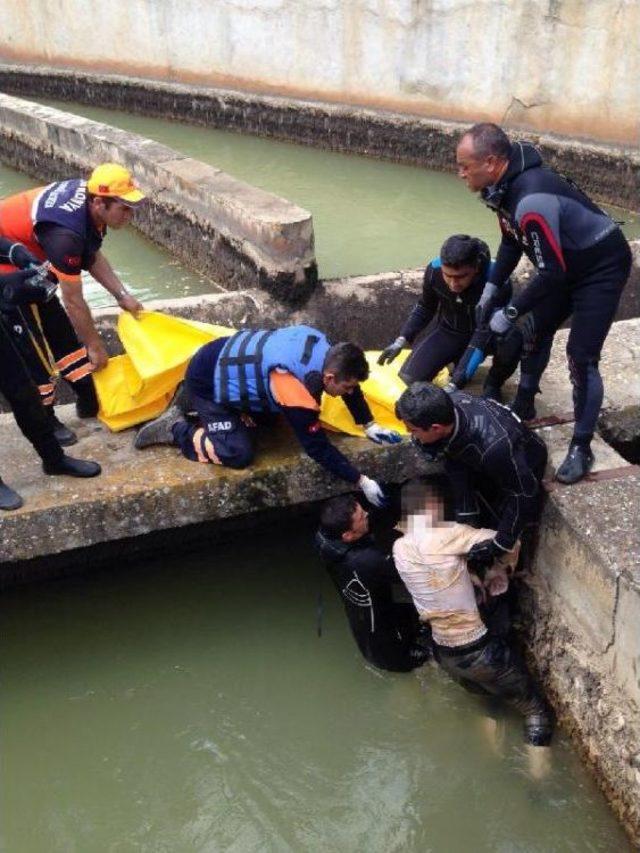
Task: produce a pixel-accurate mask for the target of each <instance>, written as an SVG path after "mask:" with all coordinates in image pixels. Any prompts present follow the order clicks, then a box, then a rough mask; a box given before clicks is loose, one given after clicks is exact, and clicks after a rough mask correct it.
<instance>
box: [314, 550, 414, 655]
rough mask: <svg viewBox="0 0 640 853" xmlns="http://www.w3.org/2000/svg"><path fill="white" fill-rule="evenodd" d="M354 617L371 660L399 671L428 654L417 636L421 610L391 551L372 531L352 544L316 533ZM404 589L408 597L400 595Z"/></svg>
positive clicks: (360, 641)
mask: <svg viewBox="0 0 640 853" xmlns="http://www.w3.org/2000/svg"><path fill="white" fill-rule="evenodd" d="M316 544H317V546H318V550H319V552H320V554H321V556H322V558H323V560H324V561H325V564H326V566H327V571H328V572H329V574H330V576H331V579H332V581H333V583H334V584H335V587H336V589H337V590H338V593H339V595H340V597H341V598H342V601H343V604H344V609H345V612H346V614H347V618H348V620H349V625H350V627H351V631H352V633H353V636H354V639H355V641H356V643H357V644H358V648H359V649H360V651H361V653H362V655H363V657H364V658H366V660H368V661H369V663H372V664H373V665H374V666H377V667H379V668H380V669H387V670H391V671H393V672H409V671H410V670H412V669H415V667H417V666H420V665H421V664H422V663H424V661H425V660H426V659H427V658H428V652H427V651H425V648H424V646H422V645H420V643H418V642H417V637H418V634H419V632H420V623H419V620H418V614H417V612H416V609H415V607H414V606H413V604H411V603H408V601H409V599H410V596H409V594H408V593H407V591H406V587H405V586H404V584H403V582H402V580H401V578H400V576H399V574H398V572H397V571H396V567H395V566H394V563H393V558H392V557H391V555H390V554H389V555H386V554H384V553H383V552H382V551H381V550H380V549H379V548H378V547H376V545H375V544H374V542H373V539H372V538H371V537H370V536H365V537H363V538H362V539H359V540H358V541H357V542H354V543H352V544H347V543H345V542H343V541H342V540H339V539H333V538H328V537H326V536H324V535H323V534H322V533H318V534H317V537H316ZM399 591H402V592H403V593H404V595H405V596H406V598H407V603H404V602H400V601H398V600H397V594H398V592H399Z"/></svg>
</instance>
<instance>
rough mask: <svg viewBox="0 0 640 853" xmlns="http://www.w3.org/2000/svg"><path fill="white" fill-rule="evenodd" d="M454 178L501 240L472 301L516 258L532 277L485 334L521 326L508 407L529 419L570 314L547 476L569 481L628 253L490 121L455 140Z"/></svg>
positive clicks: (583, 457) (582, 464)
mask: <svg viewBox="0 0 640 853" xmlns="http://www.w3.org/2000/svg"><path fill="white" fill-rule="evenodd" d="M456 160H457V164H458V174H459V175H460V177H461V178H462V179H463V180H464V181H465V183H466V184H467V186H468V187H469V189H470V190H472V192H480V193H481V196H482V200H483V201H484V203H485V204H486V205H487V206H488V207H490V208H491V209H492V210H494V211H495V212H496V213H497V215H498V221H499V223H500V228H501V230H502V242H501V243H500V248H499V250H498V254H497V256H496V261H495V265H494V267H493V270H492V273H491V280H490V281H488V282H487V284H486V285H485V289H484V292H483V295H482V298H481V302H483V303H487V302H491V301H492V300H493V299H494V298H495V297H496V296H497V295H498V294H499V293H500V292H501V289H502V288H503V287H504V285H505V282H506V281H507V279H508V277H509V275H510V274H511V273H512V272H513V270H514V268H515V266H516V264H517V263H518V261H519V259H520V257H521V256H522V253H523V252H524V253H525V254H526V255H527V257H528V258H529V260H530V261H531V262H532V263H533V264H534V266H535V268H536V270H535V271H536V274H535V276H534V278H533V280H532V281H531V282H530V283H529V284H528V285H527V286H526V287H525V288H524V289H523V290H522V291H520V292H519V293H517V294H516V295H514V296H513V297H512V298H510V300H509V302H508V304H507V305H506V306H505V307H504V308H500V309H499V310H498V311H497V312H495V313H494V314H493V316H492V318H491V321H490V327H491V329H492V330H493V331H494V332H495V333H496V334H499V335H502V334H505V333H507V332H508V331H509V330H510V329H511V328H512V327H513V324H514V323H515V321H516V320H517V319H518V317H520V316H522V315H523V314H527V313H528V317H527V319H526V321H525V324H524V336H525V341H524V356H523V360H522V366H521V376H520V384H519V387H518V393H517V396H516V400H515V404H514V409H515V411H516V412H517V413H518V414H519V415H520V416H521V417H522V418H524V419H526V420H528V419H530V418H531V417H535V410H534V397H535V395H536V393H538V392H539V382H540V377H541V376H542V373H543V372H544V370H545V368H546V366H547V364H548V361H549V355H550V352H551V344H552V341H553V336H554V334H555V332H556V330H557V329H558V328H559V327H560V326H561V325H562V323H563V322H564V321H565V320H566V319H567V318H568V317H569V316H571V331H570V333H569V339H568V341H567V357H568V361H569V373H570V377H571V382H572V384H573V405H574V413H575V426H574V431H573V437H572V439H571V444H570V446H569V450H568V453H567V456H566V458H565V459H564V461H563V462H562V464H561V465H560V467H559V468H558V471H557V472H556V477H557V479H558V480H560V482H563V483H575V482H577V481H578V480H580V479H581V478H582V477H584V476H585V475H586V474H587V473H588V472H589V471H590V469H591V467H592V466H593V463H594V457H593V453H592V451H591V440H592V438H593V434H594V431H595V427H596V422H597V418H598V413H599V411H600V406H601V405H602V399H603V386H602V377H601V375H600V372H599V370H598V362H599V360H600V354H601V351H602V346H603V344H604V341H605V338H606V337H607V334H608V332H609V328H610V326H611V323H612V322H613V318H614V316H615V313H616V309H617V307H618V302H619V301H620V296H621V294H622V290H623V288H624V285H625V283H626V281H627V278H628V277H629V271H630V269H631V251H630V248H629V245H628V243H627V241H626V239H625V237H624V235H623V233H622V231H621V230H620V228H619V226H618V224H617V223H616V222H614V221H613V220H612V219H611V218H610V217H609V216H608V215H607V214H606V213H605V212H604V211H602V210H601V209H600V208H599V207H598V206H597V205H596V204H594V203H593V202H592V201H591V200H590V199H589V198H588V197H587V196H586V195H585V194H584V193H583V192H582V191H581V190H580V189H579V188H578V187H577V186H576V185H575V184H574V183H573V182H571V181H570V180H569V179H567V178H565V177H563V176H562V175H559V174H557V173H556V172H554V171H553V170H551V169H549V168H547V167H545V166H544V165H543V162H542V158H541V157H540V154H539V153H538V151H537V150H536V149H535V148H534V147H533V146H532V145H531V144H529V143H527V142H517V143H515V144H512V143H511V142H510V140H509V138H508V137H507V135H506V134H505V133H504V131H503V130H502V129H501V128H499V127H498V126H497V125H495V124H490V123H483V124H476V125H474V126H473V127H472V128H470V130H468V131H467V132H466V133H465V134H464V135H463V136H462V138H461V140H460V142H459V144H458V147H457V151H456Z"/></svg>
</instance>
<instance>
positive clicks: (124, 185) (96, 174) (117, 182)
mask: <svg viewBox="0 0 640 853" xmlns="http://www.w3.org/2000/svg"><path fill="white" fill-rule="evenodd" d="M87 191H88V192H90V193H91V194H92V195H104V196H111V197H113V198H119V199H120V201H124V202H125V204H138V202H140V201H142V199H143V198H145V195H144V193H142V192H140V190H139V189H138V187H137V186H136V184H135V182H134V180H133V177H132V175H131V172H130V171H129V170H128V169H125V168H124V166H120V165H118V163H102V164H101V165H100V166H96V168H95V169H94V170H93V172H92V173H91V177H90V178H89V180H88V181H87Z"/></svg>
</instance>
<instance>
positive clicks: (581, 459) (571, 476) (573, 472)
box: [556, 444, 595, 484]
mask: <svg viewBox="0 0 640 853" xmlns="http://www.w3.org/2000/svg"><path fill="white" fill-rule="evenodd" d="M594 462H595V457H594V455H593V453H592V452H591V448H590V447H589V446H588V445H582V444H571V445H570V447H569V452H568V453H567V455H566V457H565V460H564V462H563V463H562V464H561V465H560V466H559V468H558V470H557V471H556V480H558V481H559V482H560V483H567V484H570V483H577V482H578V480H582V478H583V477H586V476H587V474H588V473H589V471H590V470H591V469H592V468H593V463H594Z"/></svg>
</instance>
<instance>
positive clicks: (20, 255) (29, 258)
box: [0, 237, 42, 270]
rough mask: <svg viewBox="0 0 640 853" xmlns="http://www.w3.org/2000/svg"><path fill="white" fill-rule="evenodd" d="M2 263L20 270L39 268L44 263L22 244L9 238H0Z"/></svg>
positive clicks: (0, 260)
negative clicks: (32, 267)
mask: <svg viewBox="0 0 640 853" xmlns="http://www.w3.org/2000/svg"><path fill="white" fill-rule="evenodd" d="M0 263H2V264H11V265H12V266H14V267H18V269H21V270H22V269H26V268H27V267H30V266H34V267H37V266H39V265H40V264H41V263H42V261H41V260H40V259H39V258H36V256H35V255H32V254H31V252H30V251H29V250H28V249H27V248H26V246H23V245H22V243H16V242H14V241H13V240H9V239H8V238H7V237H0Z"/></svg>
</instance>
